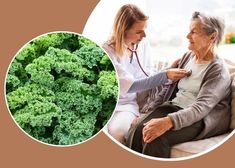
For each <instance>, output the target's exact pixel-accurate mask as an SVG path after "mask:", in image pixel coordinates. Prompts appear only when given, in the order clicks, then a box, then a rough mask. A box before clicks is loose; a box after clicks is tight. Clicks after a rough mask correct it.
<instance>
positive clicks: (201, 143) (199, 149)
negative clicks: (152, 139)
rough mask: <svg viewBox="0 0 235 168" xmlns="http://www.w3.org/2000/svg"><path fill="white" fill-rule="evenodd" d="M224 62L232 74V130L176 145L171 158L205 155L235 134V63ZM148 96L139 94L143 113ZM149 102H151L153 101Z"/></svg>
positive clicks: (144, 93) (138, 100) (147, 93)
mask: <svg viewBox="0 0 235 168" xmlns="http://www.w3.org/2000/svg"><path fill="white" fill-rule="evenodd" d="M224 61H225V64H226V65H227V66H228V69H229V72H230V76H231V87H232V101H231V124H230V130H229V131H228V132H227V133H225V134H222V135H219V136H215V137H211V138H207V139H202V140H197V141H190V142H184V143H181V144H176V145H174V146H173V147H172V149H171V158H180V157H187V156H193V155H196V154H197V155H199V154H203V153H205V152H208V151H210V150H212V149H214V148H216V147H217V146H219V145H220V144H222V143H223V142H224V141H225V140H226V139H228V138H229V137H230V136H231V135H232V134H233V132H234V131H233V129H234V128H235V78H234V76H235V63H234V62H232V61H229V60H226V59H225V60H224ZM155 94H157V93H155ZM147 96H151V94H150V92H149V91H148V92H143V93H139V94H138V97H137V102H138V104H139V106H140V109H141V110H142V111H145V109H144V105H145V104H146V103H148V102H146V99H147ZM149 100H150V101H151V99H149ZM147 101H148V100H147Z"/></svg>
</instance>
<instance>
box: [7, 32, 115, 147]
mask: <svg viewBox="0 0 235 168" xmlns="http://www.w3.org/2000/svg"><path fill="white" fill-rule="evenodd" d="M6 94H7V101H8V106H9V109H10V111H11V113H12V115H13V117H14V119H15V120H16V122H17V123H18V124H19V126H20V127H21V128H22V129H23V130H24V131H25V132H27V133H28V134H29V135H31V136H33V137H34V138H36V139H38V140H40V141H42V142H45V143H50V144H55V145H70V144H75V143H79V142H82V141H84V140H86V139H88V138H90V137H92V136H93V135H94V134H96V133H97V132H98V131H99V130H100V129H102V128H103V126H104V125H105V124H106V123H107V121H108V119H109V118H110V117H111V115H112V112H113V110H114V108H115V105H116V101H117V96H118V85H117V79H116V74H115V71H114V67H113V65H112V63H111V61H110V60H109V58H108V56H107V55H106V54H105V53H104V52H103V50H102V49H101V48H100V47H98V46H97V45H96V44H95V43H93V42H92V41H90V40H89V39H86V38H84V37H81V36H79V35H76V34H72V33H51V34H47V35H44V36H40V37H39V38H37V39H35V40H33V41H31V42H30V43H29V44H27V45H26V46H25V47H24V48H23V49H22V50H21V51H20V52H19V53H18V54H17V55H16V57H15V59H14V60H13V62H12V64H11V65H10V68H9V71H8V75H7V78H6Z"/></svg>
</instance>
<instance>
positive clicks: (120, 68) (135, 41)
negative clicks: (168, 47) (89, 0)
mask: <svg viewBox="0 0 235 168" xmlns="http://www.w3.org/2000/svg"><path fill="white" fill-rule="evenodd" d="M147 20H148V16H146V15H145V14H144V13H143V12H142V11H141V10H140V9H139V8H138V7H137V6H135V5H133V4H127V5H124V6H122V7H121V8H120V9H119V11H118V13H117V14H116V17H115V20H114V25H113V32H112V35H111V38H110V39H109V40H108V41H107V42H105V43H104V44H103V48H104V49H105V51H106V52H107V53H108V54H109V56H110V58H111V59H112V62H113V64H114V66H115V68H116V70H117V73H118V76H119V84H120V95H119V101H118V104H117V106H116V109H115V112H114V115H113V117H112V119H111V121H110V122H109V123H108V126H107V127H108V132H109V134H110V135H111V136H112V137H113V138H115V139H116V140H117V141H119V142H121V143H123V144H125V135H126V134H127V132H128V130H129V128H130V125H131V123H132V121H133V120H134V119H135V118H136V117H138V116H139V115H140V114H139V106H138V104H137V101H136V92H140V91H143V90H147V89H150V88H154V87H157V86H160V85H162V84H164V83H166V82H167V81H168V79H170V80H179V79H181V78H183V77H185V76H187V71H186V70H184V69H167V70H165V71H162V72H159V73H155V74H154V73H151V67H152V66H151V64H152V61H151V57H150V53H149V51H150V48H149V44H148V43H147V41H146V40H145V39H144V37H146V34H145V29H146V25H147ZM176 63H177V62H176ZM176 63H175V64H176ZM172 66H174V65H172Z"/></svg>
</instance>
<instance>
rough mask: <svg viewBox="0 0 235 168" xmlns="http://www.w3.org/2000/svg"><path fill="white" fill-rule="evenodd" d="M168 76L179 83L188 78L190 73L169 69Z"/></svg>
mask: <svg viewBox="0 0 235 168" xmlns="http://www.w3.org/2000/svg"><path fill="white" fill-rule="evenodd" d="M166 75H167V78H168V79H171V80H174V81H177V80H180V79H182V78H184V77H186V76H187V75H188V72H187V70H185V69H179V68H171V69H167V71H166Z"/></svg>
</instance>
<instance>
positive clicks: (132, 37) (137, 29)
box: [125, 21, 147, 44]
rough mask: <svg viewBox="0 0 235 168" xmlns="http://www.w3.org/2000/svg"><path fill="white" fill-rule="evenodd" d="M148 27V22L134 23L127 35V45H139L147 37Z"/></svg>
mask: <svg viewBox="0 0 235 168" xmlns="http://www.w3.org/2000/svg"><path fill="white" fill-rule="evenodd" d="M146 25H147V21H139V22H136V23H134V24H133V26H132V27H131V28H130V29H129V30H127V31H126V33H125V42H126V44H129V43H133V44H138V43H139V42H140V41H141V40H142V39H143V38H144V37H146V34H145V29H146Z"/></svg>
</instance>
